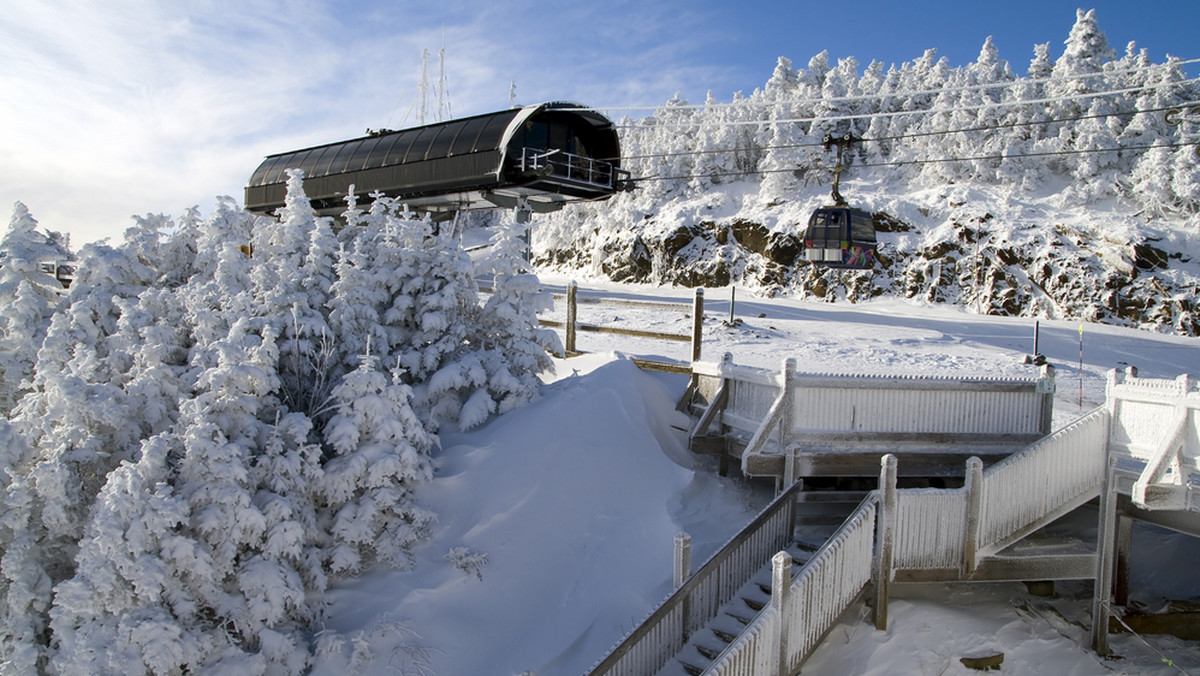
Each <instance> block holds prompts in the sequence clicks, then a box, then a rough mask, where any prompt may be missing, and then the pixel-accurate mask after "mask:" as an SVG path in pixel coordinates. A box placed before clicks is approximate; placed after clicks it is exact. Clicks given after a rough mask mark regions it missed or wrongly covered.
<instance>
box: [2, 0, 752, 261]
mask: <svg viewBox="0 0 1200 676" xmlns="http://www.w3.org/2000/svg"><path fill="white" fill-rule="evenodd" d="M0 22H2V23H0V92H3V93H4V94H3V96H4V99H5V103H4V105H2V106H0V125H2V127H3V128H4V129H5V133H4V134H3V135H2V136H0V205H10V204H12V202H14V201H16V200H21V201H23V202H25V203H26V204H27V205H28V206H29V208H30V210H31V211H32V213H33V214H34V216H35V217H37V218H38V219H39V221H40V222H41V223H42V224H43V225H45V226H46V227H48V228H50V229H54V230H65V231H68V232H70V233H71V234H72V237H73V240H74V243H75V244H77V245H78V244H82V243H83V242H86V241H90V240H93V239H97V238H100V237H115V238H119V236H120V234H121V233H122V232H123V231H124V229H125V228H126V227H128V226H129V225H130V223H131V222H130V220H129V217H130V216H131V215H132V214H134V213H146V212H166V213H170V214H179V213H182V211H183V210H184V209H186V208H187V207H189V206H192V205H196V204H198V205H199V206H200V207H201V209H202V211H206V210H207V209H208V208H210V207H211V203H212V201H213V198H214V197H215V196H217V195H221V194H231V195H233V196H234V197H235V198H238V199H239V200H240V198H241V189H242V186H243V184H244V182H245V180H246V178H247V177H248V176H249V175H250V173H251V172H252V171H253V170H254V168H255V167H256V166H257V165H258V163H259V161H260V160H261V158H262V156H263V155H266V154H269V153H272V152H281V151H285V150H291V149H294V148H297V147H303V146H305V145H313V144H317V143H323V142H327V141H331V140H336V139H339V138H350V137H352V136H356V135H359V134H362V133H363V132H364V131H365V130H366V129H367V128H368V127H375V128H377V127H382V126H390V127H393V128H397V127H402V126H408V125H411V124H414V123H415V122H416V115H415V112H414V111H415V108H414V106H415V104H416V102H417V100H418V95H417V85H418V74H419V70H420V59H421V50H422V49H428V50H430V52H431V60H430V67H429V73H428V75H429V79H430V81H431V84H432V85H433V86H435V87H436V84H437V75H438V60H437V51H438V49H440V48H441V47H442V45H443V44H444V45H445V52H446V56H445V69H446V81H447V85H448V93H449V99H448V100H449V105H450V108H451V111H452V112H453V114H454V115H456V116H462V115H471V114H477V113H483V112H488V111H490V110H496V109H499V108H503V107H506V106H507V105H508V95H509V83H510V82H513V81H515V82H516V84H517V102H518V103H531V102H536V101H542V100H551V99H567V100H575V101H579V102H581V103H585V104H588V105H596V106H623V105H631V104H634V105H637V104H640V105H652V104H657V103H661V102H662V101H665V100H666V99H667V98H670V96H671V95H672V94H674V92H675V91H676V90H679V89H687V88H689V87H690V88H692V89H695V90H696V91H691V92H688V95H691V96H694V97H697V98H700V97H702V95H703V90H699V89H697V88H696V86H695V83H696V82H706V83H713V82H715V83H717V84H715V85H710V84H706V85H704V86H705V87H706V88H707V87H708V86H719V83H720V82H721V81H727V80H728V75H729V72H728V69H724V68H721V69H716V70H707V69H702V68H697V67H695V66H690V67H689V66H687V65H686V64H687V63H688V62H689V61H699V59H697V58H696V56H697V54H698V53H699V52H702V50H703V48H704V44H705V43H706V42H707V41H712V40H718V39H720V36H719V34H716V33H705V31H704V30H703V29H702V26H701V24H702V23H703V17H694V16H689V15H686V14H681V13H670V12H667V11H666V10H664V9H661V8H658V7H657V6H656V5H654V3H640V2H632V1H624V0H621V1H618V2H615V3H609V4H607V5H588V4H582V3H551V2H544V1H537V0H524V1H520V2H513V3H495V2H482V1H474V2H466V3H455V4H454V5H453V6H451V7H446V5H445V3H438V2H432V1H426V0H415V1H410V2H404V3H399V2H391V1H388V0H376V1H374V2H367V3H355V4H354V5H353V6H346V5H344V4H342V3H337V2H317V1H314V0H309V1H303V2H294V1H291V2H289V1H285V0H270V1H264V2H245V0H209V1H208V2H201V3H159V2H154V1H152V0H125V1H123V2H121V3H93V2H87V1H81V0H72V1H67V2H59V3H55V4H54V5H53V6H48V4H47V5H43V3H13V6H12V7H8V8H6V10H5V16H4V17H3V18H2V19H0ZM664 36H665V37H664ZM435 92H436V89H433V90H431V92H430V95H429V96H430V97H431V98H430V101H429V105H428V108H429V109H430V110H431V114H432V111H435V110H436V93H435ZM718 95H721V92H720V90H718Z"/></svg>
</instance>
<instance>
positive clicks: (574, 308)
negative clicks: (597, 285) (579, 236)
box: [540, 282, 704, 373]
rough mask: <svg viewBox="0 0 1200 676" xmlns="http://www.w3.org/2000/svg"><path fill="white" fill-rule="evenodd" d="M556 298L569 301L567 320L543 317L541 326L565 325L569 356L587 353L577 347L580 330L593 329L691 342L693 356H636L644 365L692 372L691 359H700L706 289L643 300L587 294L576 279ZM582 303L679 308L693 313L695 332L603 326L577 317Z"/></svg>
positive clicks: (624, 334) (680, 310) (651, 367)
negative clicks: (686, 297)
mask: <svg viewBox="0 0 1200 676" xmlns="http://www.w3.org/2000/svg"><path fill="white" fill-rule="evenodd" d="M554 299H555V300H565V301H566V317H565V321H561V322H560V321H556V320H550V319H543V320H540V323H541V325H542V326H548V327H552V328H558V329H562V330H563V331H564V334H565V335H564V339H563V347H564V349H565V350H566V356H568V357H572V356H575V355H579V354H585V351H583V350H581V349H579V348H578V342H577V337H578V334H579V333H580V332H592V333H611V334H617V335H622V336H630V337H634V338H650V339H654V340H665V341H671V342H682V343H690V344H691V353H690V357H691V358H690V359H688V360H686V361H681V362H663V361H657V360H650V359H634V361H635V362H636V363H637V364H638V366H641V367H642V368H649V369H657V370H666V371H676V372H683V373H690V372H691V370H690V367H689V366H688V365H689V364H690V363H691V362H695V361H699V360H700V350H701V345H702V342H703V328H704V289H703V288H698V289H696V292H695V297H694V299H693V301H692V302H691V303H690V304H689V303H676V302H667V301H644V300H630V299H627V298H615V297H612V296H603V295H599V294H594V293H589V294H587V295H584V296H580V295H579V287H578V285H577V284H576V283H575V282H571V283H569V284H568V285H567V290H566V294H555V295H554ZM580 304H588V305H605V306H613V307H631V308H640V309H647V310H663V311H667V312H680V313H684V314H689V313H690V314H691V317H692V332H691V333H690V334H676V333H665V332H661V331H645V330H642V329H630V328H625V327H620V326H603V325H598V324H586V323H583V322H580V321H579V320H578V316H579V313H578V307H579V305H580Z"/></svg>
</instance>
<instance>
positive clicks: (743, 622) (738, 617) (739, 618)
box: [725, 611, 751, 627]
mask: <svg viewBox="0 0 1200 676" xmlns="http://www.w3.org/2000/svg"><path fill="white" fill-rule="evenodd" d="M725 614H726V615H728V616H729V617H732V618H733V619H735V620H737V622H738V624H740V625H742V626H743V627H744V626H746V625H747V624H750V619H751V618H749V617H742V616H741V615H734V614H733V613H731V612H729V611H726V612H725Z"/></svg>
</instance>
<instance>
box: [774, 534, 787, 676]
mask: <svg viewBox="0 0 1200 676" xmlns="http://www.w3.org/2000/svg"><path fill="white" fill-rule="evenodd" d="M791 586H792V555H791V554H788V553H787V552H786V551H781V552H778V553H776V554H775V556H772V557H771V605H772V606H774V608H775V609H776V611H778V615H777V617H778V618H779V640H778V646H779V657H778V659H779V667H778V668H777V669H776V671H775V673H776V674H778V675H779V676H788V674H789V673H791V672H790V671H789V670H788V624H789V623H788V619H789V618H788V615H787V608H788V603H787V596H788V592H789V591H790V590H791Z"/></svg>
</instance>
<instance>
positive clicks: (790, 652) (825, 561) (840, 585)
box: [704, 493, 876, 676]
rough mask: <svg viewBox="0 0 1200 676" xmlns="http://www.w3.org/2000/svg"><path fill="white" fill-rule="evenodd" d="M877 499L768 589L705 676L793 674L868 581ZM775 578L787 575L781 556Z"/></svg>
mask: <svg viewBox="0 0 1200 676" xmlns="http://www.w3.org/2000/svg"><path fill="white" fill-rule="evenodd" d="M875 512H876V494H875V493H872V494H871V495H870V496H869V497H868V498H867V499H866V500H864V501H863V502H862V503H861V504H860V505H859V507H858V509H856V510H855V512H854V513H853V514H852V515H851V516H850V517H849V518H848V519H847V520H846V522H845V523H843V524H842V526H841V528H839V529H838V530H837V532H836V533H834V535H833V537H831V538H830V539H829V540H828V541H827V542H826V543H825V545H824V546H822V547H821V549H820V550H818V551H817V553H816V554H815V555H813V557H812V558H811V559H809V560H808V562H806V563H805V564H804V566H803V567H802V568H801V569H800V571H799V572H798V573H796V575H795V576H794V577H792V576H790V575H787V576H786V577H787V582H786V583H785V587H786V588H785V589H779V588H778V586H777V585H776V587H775V588H773V589H772V593H771V603H770V605H769V606H768V607H766V608H764V609H763V611H762V612H761V613H759V614H758V616H757V617H756V618H755V619H754V620H753V621H752V622H751V623H750V624H749V625H748V626H747V627H746V629H745V630H744V631H743V632H742V633H741V635H739V636H738V638H737V639H736V640H734V641H733V642H732V643H730V644H729V645H728V646H727V647H726V648H725V650H724V651H723V652H722V653H721V654H720V655H719V656H718V657H717V659H716V660H715V661H714V662H713V663H712V665H711V666H709V668H708V669H707V670H705V672H704V673H705V674H711V675H713V676H759V675H761V674H786V673H793V672H794V671H795V670H796V669H798V668H799V667H800V665H801V664H802V663H803V662H804V660H805V659H807V658H808V656H809V655H810V654H812V651H813V650H814V649H815V648H816V647H817V645H818V644H819V643H820V641H821V639H822V638H823V637H824V636H825V634H826V633H827V632H828V631H829V630H830V629H831V628H832V627H833V625H834V623H835V622H837V620H838V618H839V617H841V615H842V614H843V613H844V612H846V610H847V609H848V608H849V607H850V606H851V605H852V604H853V603H854V602H855V601H857V600H858V598H859V597H860V596H861V594H862V592H863V590H864V589H865V588H866V586H867V583H868V582H870V581H871V570H872V549H873V547H874V541H875ZM773 563H774V565H775V571H776V572H775V577H776V579H777V580H778V578H779V577H780V575H781V574H780V572H779V571H780V570H781V569H782V570H785V571H790V570H791V559H790V557H789V556H788V555H787V554H786V553H782V552H781V553H780V554H778V555H777V558H776V559H775V560H774V561H773Z"/></svg>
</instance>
